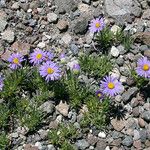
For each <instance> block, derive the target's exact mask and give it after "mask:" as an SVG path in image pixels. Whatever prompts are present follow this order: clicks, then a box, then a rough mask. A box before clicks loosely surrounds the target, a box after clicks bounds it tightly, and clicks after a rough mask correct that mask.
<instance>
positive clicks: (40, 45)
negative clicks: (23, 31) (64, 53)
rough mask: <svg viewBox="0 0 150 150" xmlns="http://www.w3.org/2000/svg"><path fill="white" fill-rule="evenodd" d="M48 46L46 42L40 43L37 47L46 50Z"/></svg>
mask: <svg viewBox="0 0 150 150" xmlns="http://www.w3.org/2000/svg"><path fill="white" fill-rule="evenodd" d="M45 46H46V45H45V43H44V42H40V43H39V44H38V45H37V47H39V48H44V47H45Z"/></svg>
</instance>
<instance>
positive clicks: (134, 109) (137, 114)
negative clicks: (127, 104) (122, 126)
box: [132, 107, 140, 117]
mask: <svg viewBox="0 0 150 150" xmlns="http://www.w3.org/2000/svg"><path fill="white" fill-rule="evenodd" d="M132 113H133V116H134V117H138V116H139V114H140V112H139V108H138V107H135V108H133V110H132Z"/></svg>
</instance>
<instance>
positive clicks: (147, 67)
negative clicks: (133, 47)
mask: <svg viewBox="0 0 150 150" xmlns="http://www.w3.org/2000/svg"><path fill="white" fill-rule="evenodd" d="M136 73H137V74H138V75H139V76H142V77H145V78H150V61H149V60H148V58H147V57H143V58H140V59H139V60H138V62H137V68H136Z"/></svg>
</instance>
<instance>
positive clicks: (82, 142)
mask: <svg viewBox="0 0 150 150" xmlns="http://www.w3.org/2000/svg"><path fill="white" fill-rule="evenodd" d="M75 145H76V146H77V147H78V148H79V149H81V150H85V149H86V148H87V147H89V145H90V144H89V143H88V142H87V141H86V140H85V139H82V140H78V141H77V142H76V143H75Z"/></svg>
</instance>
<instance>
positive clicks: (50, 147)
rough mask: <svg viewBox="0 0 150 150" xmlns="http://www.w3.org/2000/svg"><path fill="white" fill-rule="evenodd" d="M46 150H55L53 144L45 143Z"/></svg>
mask: <svg viewBox="0 0 150 150" xmlns="http://www.w3.org/2000/svg"><path fill="white" fill-rule="evenodd" d="M47 150H56V149H55V147H54V145H52V144H49V145H47Z"/></svg>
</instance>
